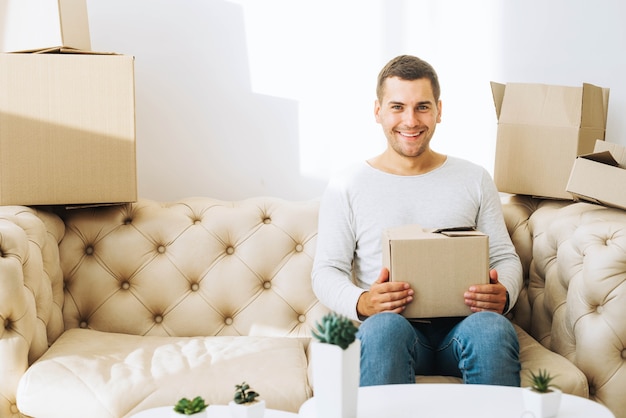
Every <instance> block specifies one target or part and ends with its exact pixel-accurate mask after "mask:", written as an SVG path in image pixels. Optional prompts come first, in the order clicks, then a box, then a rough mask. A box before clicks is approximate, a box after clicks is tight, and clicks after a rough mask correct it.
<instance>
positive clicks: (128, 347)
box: [0, 196, 626, 418]
mask: <svg viewBox="0 0 626 418" xmlns="http://www.w3.org/2000/svg"><path fill="white" fill-rule="evenodd" d="M503 201H504V203H505V204H504V206H503V208H504V213H505V219H506V222H507V228H508V230H509V233H510V234H511V236H512V239H513V242H514V244H515V246H516V249H517V251H518V253H519V254H520V257H521V259H522V263H523V266H524V272H525V280H526V284H527V286H525V289H524V291H523V292H522V293H521V295H520V299H519V300H518V302H517V305H516V307H515V309H514V311H513V312H512V314H511V319H512V320H513V321H514V323H515V324H516V326H517V330H518V335H519V336H520V342H521V346H522V352H521V357H522V366H523V369H524V370H523V373H524V372H527V371H528V370H529V369H533V370H536V369H537V368H549V369H550V370H553V371H554V370H556V374H558V378H557V380H558V382H557V383H558V384H559V385H560V386H562V387H563V388H564V390H565V391H567V392H569V393H574V394H578V395H580V396H590V397H592V398H593V399H597V400H598V401H600V402H602V403H605V404H606V405H607V406H608V407H609V408H611V409H612V410H613V411H614V412H615V414H616V416H618V417H622V418H625V417H626V414H625V413H624V412H623V411H625V410H626V408H625V406H626V405H624V403H622V401H621V399H622V396H621V392H622V389H621V387H623V386H624V383H626V377H624V375H623V366H622V364H623V362H624V354H623V353H624V341H625V339H626V336H625V335H624V333H625V332H626V320H620V319H621V318H625V316H624V312H623V311H622V310H623V309H625V308H623V307H624V306H626V305H624V302H623V301H622V298H623V297H624V296H622V293H625V292H626V290H622V288H623V285H622V282H623V281H624V276H625V275H626V255H625V254H624V251H625V250H626V242H624V240H625V239H626V238H624V235H625V234H624V232H623V231H624V228H626V212H623V211H619V210H615V209H607V208H603V207H601V206H594V205H588V204H583V203H575V204H571V202H561V201H543V200H538V199H533V198H529V197H519V196H512V197H507V198H505V199H504V200H503ZM317 209H318V203H317V202H316V201H310V202H287V201H283V200H279V199H274V198H269V197H260V198H255V199H249V200H245V201H241V202H224V201H219V200H215V199H209V198H192V199H185V200H182V201H179V202H174V203H158V202H154V201H149V200H140V201H139V202H137V203H135V204H129V205H122V206H112V207H108V208H107V207H105V208H92V209H74V210H67V211H61V212H57V213H56V214H53V213H51V212H47V211H43V210H36V209H31V208H24V207H0V252H1V257H0V319H1V320H2V321H3V323H4V327H3V328H2V333H1V334H0V417H2V418H4V417H10V416H20V414H19V413H18V411H17V407H16V400H17V405H19V407H20V411H21V413H22V414H28V415H31V416H37V417H46V416H52V417H56V416H63V417H71V416H84V411H85V410H88V411H89V414H88V415H89V416H90V417H122V416H129V415H131V414H133V413H135V412H137V411H140V410H142V409H146V408H149V407H154V406H160V405H167V404H171V403H173V402H174V401H175V400H176V399H177V398H180V397H182V396H192V395H195V394H200V395H202V396H204V397H206V398H207V399H208V400H209V402H211V403H225V402H227V401H228V400H229V399H230V396H231V394H232V390H231V387H234V384H235V383H240V382H241V381H243V380H247V381H249V382H251V383H252V384H253V385H254V386H255V388H256V389H257V390H258V391H259V392H260V393H261V394H262V395H263V396H264V397H265V398H266V400H267V402H268V406H269V407H270V408H276V409H284V410H290V411H296V410H297V409H298V407H299V405H300V404H301V403H302V402H304V400H306V399H307V398H308V397H310V396H311V395H312V388H311V383H310V382H311V381H310V380H309V375H308V373H309V367H308V359H307V345H308V341H309V335H310V329H311V327H312V325H313V324H314V323H315V321H316V320H317V319H319V318H320V317H321V316H322V315H323V314H324V313H326V309H325V308H324V307H323V306H321V305H320V304H319V302H318V301H317V300H316V298H315V296H314V295H313V293H312V290H311V286H310V269H311V265H312V259H313V256H314V249H315V237H316V231H317ZM529 334H532V336H534V337H535V338H536V339H537V340H535V339H534V338H532V337H531V336H530V335H529ZM537 341H540V342H541V344H540V343H539V342H537ZM49 344H51V347H50V348H49V349H48V345H49ZM542 344H543V345H542ZM546 347H547V348H546ZM548 348H549V349H550V350H548ZM557 353H558V354H557ZM574 364H576V366H578V367H575V366H574ZM581 370H582V371H581ZM583 372H584V374H583ZM526 379H527V376H526V375H525V374H523V375H522V380H523V383H525V382H527V380H526ZM417 380H418V381H422V380H426V379H424V378H422V377H418V379H417ZM53 382H54V383H53ZM18 385H19V386H18ZM196 392H199V393H196Z"/></svg>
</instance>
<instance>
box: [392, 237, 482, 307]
mask: <svg viewBox="0 0 626 418" xmlns="http://www.w3.org/2000/svg"><path fill="white" fill-rule="evenodd" d="M382 252H383V265H384V266H385V267H387V269H389V274H390V280H392V281H402V282H408V283H410V284H411V287H412V289H413V290H414V291H415V294H414V297H413V301H412V302H411V303H410V304H409V305H407V307H406V309H405V310H404V312H403V315H404V316H406V317H407V318H435V317H452V316H467V315H469V314H471V311H470V309H469V307H467V306H466V305H465V302H464V299H463V294H464V293H465V291H467V289H468V288H469V287H470V286H471V285H474V284H481V283H489V238H488V236H487V235H485V234H483V233H481V232H479V231H475V230H472V229H469V228H468V229H466V228H455V229H449V230H445V229H444V230H424V229H422V228H421V227H420V226H418V225H406V226H401V227H397V228H390V229H388V230H386V231H384V233H383V236H382Z"/></svg>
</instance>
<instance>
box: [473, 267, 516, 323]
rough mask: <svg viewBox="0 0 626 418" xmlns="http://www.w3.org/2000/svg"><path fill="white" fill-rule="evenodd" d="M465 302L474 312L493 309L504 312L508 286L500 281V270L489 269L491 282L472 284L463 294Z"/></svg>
mask: <svg viewBox="0 0 626 418" xmlns="http://www.w3.org/2000/svg"><path fill="white" fill-rule="evenodd" d="M463 297H464V298H465V304H466V305H467V306H469V307H470V309H471V310H472V312H480V311H492V312H497V313H499V314H501V313H504V312H503V311H504V306H505V304H506V288H505V287H504V285H502V284H500V282H498V272H497V271H496V270H490V271H489V284H478V285H474V286H470V288H469V289H468V290H467V292H465V294H464V295H463Z"/></svg>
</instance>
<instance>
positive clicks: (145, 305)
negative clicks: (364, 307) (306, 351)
mask: <svg viewBox="0 0 626 418" xmlns="http://www.w3.org/2000/svg"><path fill="white" fill-rule="evenodd" d="M318 207H319V203H318V201H307V202H291V201H285V200H281V199H276V198H270V197H260V198H253V199H248V200H244V201H239V202H225V201H220V200H215V199H210V198H191V199H185V200H181V201H179V202H174V203H159V202H154V201H150V200H145V199H143V200H139V201H138V202H137V203H134V204H126V205H122V206H112V207H104V208H102V207H100V208H90V209H74V210H70V211H67V213H66V214H64V215H63V218H64V221H65V225H66V234H65V237H64V239H63V240H62V242H61V244H60V246H59V252H60V258H61V267H62V270H63V274H64V278H65V293H66V296H65V306H64V309H63V316H64V321H65V326H66V328H75V327H83V328H86V327H88V328H91V329H95V330H100V331H107V332H120V333H127V334H136V335H161V336H165V335H171V336H196V335H263V336H291V337H305V336H309V335H310V329H311V328H312V327H313V326H314V325H315V322H316V321H317V320H319V318H320V317H321V316H323V315H324V314H325V313H326V312H327V310H326V308H324V307H323V306H322V305H321V304H320V303H319V302H318V301H317V299H316V297H315V295H314V293H313V291H312V289H311V279H310V272H311V267H312V263H313V255H314V252H315V243H316V236H317V212H318Z"/></svg>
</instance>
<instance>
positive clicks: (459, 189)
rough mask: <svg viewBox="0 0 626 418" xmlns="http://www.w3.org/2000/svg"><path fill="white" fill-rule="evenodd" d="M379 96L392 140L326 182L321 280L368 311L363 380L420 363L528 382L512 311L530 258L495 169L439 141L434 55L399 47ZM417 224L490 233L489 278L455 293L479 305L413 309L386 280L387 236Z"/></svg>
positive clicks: (406, 294) (362, 316)
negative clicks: (523, 259) (436, 144)
mask: <svg viewBox="0 0 626 418" xmlns="http://www.w3.org/2000/svg"><path fill="white" fill-rule="evenodd" d="M376 96H377V99H376V101H375V105H374V115H375V118H376V121H377V122H378V123H379V124H380V125H381V126H382V130H383V133H384V135H385V137H386V138H387V147H386V149H385V150H384V151H383V152H382V153H381V154H380V155H377V156H375V157H373V158H371V159H369V160H367V161H363V162H362V163H359V164H357V165H355V166H353V167H349V168H348V169H347V170H346V171H345V172H343V173H341V174H340V175H339V176H337V177H335V178H333V179H331V181H330V182H329V184H328V187H327V190H326V192H325V193H324V196H323V198H322V202H321V207H320V217H319V232H318V238H317V240H318V241H317V252H316V256H315V262H314V265H313V273H312V283H313V290H314V291H315V293H316V295H317V297H318V298H319V300H320V301H321V302H322V303H323V304H324V305H326V306H327V307H328V308H330V309H332V310H334V311H336V312H338V313H340V314H342V315H345V316H347V317H349V318H351V319H353V320H356V321H362V323H361V324H360V327H359V334H358V337H359V339H360V340H361V385H362V386H367V385H379V384H396V383H414V382H415V376H416V375H446V376H456V377H461V378H462V379H463V381H464V382H465V383H476V384H494V385H507V386H519V384H520V376H519V371H520V363H519V343H518V340H517V336H516V333H515V330H514V328H513V326H512V324H511V323H510V321H509V320H508V319H507V318H506V317H505V316H503V314H504V313H506V312H508V310H510V309H511V308H512V307H513V304H514V302H515V300H517V296H518V293H519V290H520V288H521V285H522V268H521V264H520V261H519V258H518V256H517V254H516V253H515V248H514V247H513V244H512V243H511V240H510V237H509V235H508V233H507V230H506V226H505V224H504V219H503V216H502V208H501V205H500V200H499V195H498V192H497V190H496V187H495V185H494V183H493V180H492V179H491V177H490V176H489V174H488V173H487V171H486V170H485V169H484V168H482V167H480V166H478V165H476V164H473V163H471V162H468V161H465V160H463V159H460V158H456V157H452V156H448V155H444V154H440V153H437V152H435V151H433V150H432V149H431V146H430V143H431V140H432V139H433V136H434V134H435V129H436V127H437V124H438V123H440V122H441V115H442V103H441V100H440V97H439V96H440V87H439V81H438V78H437V74H436V72H435V70H434V69H433V68H432V67H431V66H430V64H428V63H427V62H425V61H423V60H421V59H419V58H417V57H414V56H409V55H402V56H399V57H396V58H394V59H392V60H391V61H390V62H389V63H387V65H386V66H385V67H384V68H383V69H382V70H381V72H380V74H379V76H378V85H377V88H376ZM409 224H418V225H421V226H422V227H424V228H446V227H457V226H472V227H475V228H476V229H478V230H480V231H481V232H483V233H485V234H487V235H488V236H489V262H490V269H491V270H490V273H489V276H490V277H489V278H490V283H489V284H481V285H479V284H477V285H473V286H470V287H469V288H468V289H467V291H466V292H465V294H464V295H459V296H458V297H462V298H463V299H464V302H465V304H466V305H468V306H469V307H470V309H471V311H472V312H473V313H472V314H471V315H470V316H468V317H458V318H457V317H455V318H429V319H427V320H419V321H411V320H408V319H406V318H405V317H403V316H402V315H401V313H402V311H403V310H404V309H405V307H406V305H407V304H409V303H411V302H412V301H413V295H414V291H413V289H411V287H410V285H409V284H408V283H405V282H396V281H393V282H392V281H389V272H388V271H387V269H385V268H384V267H382V248H381V236H382V232H383V231H384V230H385V229H387V228H391V227H395V226H401V225H409ZM480 282H482V280H480V278H476V283H480Z"/></svg>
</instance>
